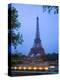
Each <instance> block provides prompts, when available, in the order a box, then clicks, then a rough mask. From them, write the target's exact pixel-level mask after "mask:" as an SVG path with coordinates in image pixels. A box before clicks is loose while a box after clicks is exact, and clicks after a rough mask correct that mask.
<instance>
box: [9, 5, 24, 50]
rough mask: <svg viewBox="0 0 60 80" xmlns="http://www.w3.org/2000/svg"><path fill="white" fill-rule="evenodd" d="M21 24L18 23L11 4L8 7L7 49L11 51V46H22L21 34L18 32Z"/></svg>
mask: <svg viewBox="0 0 60 80" xmlns="http://www.w3.org/2000/svg"><path fill="white" fill-rule="evenodd" d="M20 27H21V23H20V22H19V21H18V12H17V10H16V8H14V7H12V5H11V4H9V5H8V48H9V51H11V45H13V46H14V48H15V49H16V46H17V45H18V44H22V42H23V38H22V34H20V32H19V30H18V29H19V28H20Z"/></svg>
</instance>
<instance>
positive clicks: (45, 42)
mask: <svg viewBox="0 0 60 80" xmlns="http://www.w3.org/2000/svg"><path fill="white" fill-rule="evenodd" d="M12 6H13V7H15V8H16V10H17V11H18V15H19V16H18V20H19V22H21V28H20V29H19V31H20V33H22V35H23V39H24V42H23V44H22V45H18V46H17V51H18V52H22V53H23V54H28V53H29V51H30V48H32V46H33V43H34V39H35V34H36V17H37V16H38V17H39V30H40V38H41V43H42V47H43V48H44V50H45V53H52V52H58V14H54V13H53V11H52V12H51V13H50V14H48V12H47V11H46V12H44V13H43V8H42V5H41V6H40V5H28V4H27V5H26V4H12ZM12 50H13V52H14V49H13V48H12Z"/></svg>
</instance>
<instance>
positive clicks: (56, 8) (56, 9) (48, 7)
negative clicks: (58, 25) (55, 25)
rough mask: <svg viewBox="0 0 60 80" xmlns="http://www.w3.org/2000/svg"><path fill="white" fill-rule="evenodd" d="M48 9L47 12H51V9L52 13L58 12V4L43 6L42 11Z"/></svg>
mask: <svg viewBox="0 0 60 80" xmlns="http://www.w3.org/2000/svg"><path fill="white" fill-rule="evenodd" d="M45 11H48V13H51V11H53V13H54V14H58V6H46V5H44V6H43V12H45Z"/></svg>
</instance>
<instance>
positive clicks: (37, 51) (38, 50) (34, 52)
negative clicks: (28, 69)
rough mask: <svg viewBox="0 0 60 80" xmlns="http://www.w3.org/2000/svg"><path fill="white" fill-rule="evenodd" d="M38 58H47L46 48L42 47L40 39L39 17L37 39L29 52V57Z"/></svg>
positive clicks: (37, 19) (37, 20)
mask: <svg viewBox="0 0 60 80" xmlns="http://www.w3.org/2000/svg"><path fill="white" fill-rule="evenodd" d="M36 56H39V57H40V58H42V59H43V58H44V57H45V51H44V48H43V47H42V44H41V39H40V33H39V18H38V17H37V18H36V37H35V40H34V45H33V47H32V48H31V50H30V52H29V57H36Z"/></svg>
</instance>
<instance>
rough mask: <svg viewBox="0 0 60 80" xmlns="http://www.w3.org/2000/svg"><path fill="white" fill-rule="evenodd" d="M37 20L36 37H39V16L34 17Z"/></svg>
mask: <svg viewBox="0 0 60 80" xmlns="http://www.w3.org/2000/svg"><path fill="white" fill-rule="evenodd" d="M36 19H37V21H36V38H40V35H39V17H37V18H36Z"/></svg>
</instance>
